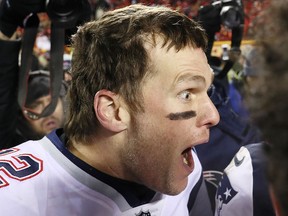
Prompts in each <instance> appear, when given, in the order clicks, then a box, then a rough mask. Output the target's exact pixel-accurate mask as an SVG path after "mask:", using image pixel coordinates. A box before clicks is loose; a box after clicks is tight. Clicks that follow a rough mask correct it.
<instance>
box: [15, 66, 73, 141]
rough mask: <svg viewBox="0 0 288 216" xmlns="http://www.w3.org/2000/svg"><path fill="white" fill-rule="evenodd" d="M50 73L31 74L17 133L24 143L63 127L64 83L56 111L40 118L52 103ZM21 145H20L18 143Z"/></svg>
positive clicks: (36, 72)
mask: <svg viewBox="0 0 288 216" xmlns="http://www.w3.org/2000/svg"><path fill="white" fill-rule="evenodd" d="M49 75H50V73H49V72H48V71H43V70H37V71H32V72H30V75H29V80H28V92H27V98H26V105H25V108H24V109H22V110H21V111H20V112H19V115H18V121H17V128H16V132H17V135H19V137H21V138H22V140H23V141H22V142H24V141H27V140H29V139H34V140H36V139H41V138H42V137H43V136H45V135H47V134H48V133H50V132H51V131H53V130H55V129H56V128H60V127H63V123H64V118H65V116H64V106H65V99H64V97H65V95H66V88H67V86H66V83H65V81H63V82H62V86H61V91H60V97H59V98H58V102H57V105H56V107H55V109H54V111H53V112H52V113H51V114H50V115H48V116H46V117H39V116H38V115H37V114H40V113H42V112H43V110H44V108H45V107H47V106H48V105H49V103H50V102H51V96H50V94H49V93H50V89H51V88H50V76H49ZM18 144H19V143H18Z"/></svg>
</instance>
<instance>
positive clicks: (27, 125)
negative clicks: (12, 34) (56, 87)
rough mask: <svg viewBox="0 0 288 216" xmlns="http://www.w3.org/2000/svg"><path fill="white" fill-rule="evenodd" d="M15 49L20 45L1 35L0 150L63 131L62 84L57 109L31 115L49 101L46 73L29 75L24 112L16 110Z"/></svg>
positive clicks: (63, 86) (39, 71) (16, 63)
mask: <svg viewBox="0 0 288 216" xmlns="http://www.w3.org/2000/svg"><path fill="white" fill-rule="evenodd" d="M0 33H1V32H0ZM19 45H20V41H16V40H13V41H12V40H10V39H9V38H5V37H4V36H3V34H2V35H0V57H1V58H0V68H1V72H0V73H1V81H0V92H1V95H2V96H1V102H0V103H1V108H0V109H1V118H0V119H1V120H0V122H1V123H0V128H1V131H0V137H1V139H0V140H1V141H0V149H3V148H9V147H13V146H15V145H18V144H20V143H22V142H24V141H27V140H31V139H33V140H36V139H40V138H42V137H43V136H45V135H46V134H48V133H50V132H51V131H52V130H54V129H56V128H59V127H63V123H64V103H65V100H64V96H65V94H66V88H67V86H66V83H65V82H64V81H63V83H62V87H61V92H60V97H59V99H58V102H57V106H56V108H55V110H54V111H53V112H52V114H51V115H49V116H47V117H42V118H39V117H38V116H37V115H35V114H41V112H42V111H43V109H44V108H45V107H46V106H47V105H48V104H49V103H50V100H51V96H50V76H49V72H48V71H42V70H36V71H32V72H30V74H29V79H28V85H27V87H28V89H27V97H26V105H25V108H24V109H21V108H19V106H17V92H16V91H17V84H18V83H17V79H18V74H19V70H18V55H19V49H20V46H19ZM7 50H9V54H7Z"/></svg>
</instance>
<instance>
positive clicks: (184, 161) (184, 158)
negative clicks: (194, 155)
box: [183, 153, 188, 165]
mask: <svg viewBox="0 0 288 216" xmlns="http://www.w3.org/2000/svg"><path fill="white" fill-rule="evenodd" d="M183 156H184V157H183V163H185V164H186V165H188V160H187V159H186V157H187V156H188V155H187V153H185V154H184V155H183Z"/></svg>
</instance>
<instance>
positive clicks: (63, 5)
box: [46, 0, 84, 28]
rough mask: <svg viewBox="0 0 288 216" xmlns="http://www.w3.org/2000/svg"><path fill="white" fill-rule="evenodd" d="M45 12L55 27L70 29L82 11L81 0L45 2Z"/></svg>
mask: <svg viewBox="0 0 288 216" xmlns="http://www.w3.org/2000/svg"><path fill="white" fill-rule="evenodd" d="M46 11H47V14H48V16H49V18H50V19H51V21H52V22H53V24H54V25H55V26H57V27H61V28H72V27H74V26H76V22H77V20H79V17H80V16H81V15H82V13H83V11H84V4H83V1H82V0H47V1H46Z"/></svg>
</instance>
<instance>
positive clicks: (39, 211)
mask: <svg viewBox="0 0 288 216" xmlns="http://www.w3.org/2000/svg"><path fill="white" fill-rule="evenodd" d="M192 152H193V151H192ZM193 157H194V162H195V169H194V171H193V173H192V174H191V175H190V176H189V183H188V185H187V187H186V189H185V190H184V191H183V192H182V193H180V194H179V195H177V196H168V195H163V194H160V193H155V195H154V196H153V197H152V199H151V200H150V201H149V202H148V203H145V204H143V205H142V204H141V205H138V206H134V207H132V206H131V205H130V204H129V203H128V202H127V194H126V195H125V191H124V192H123V191H121V189H118V188H117V190H116V189H115V188H114V187H112V186H110V185H109V184H107V183H104V181H102V180H100V179H101V178H100V177H99V176H100V175H101V174H99V171H97V170H96V169H94V168H93V167H91V166H89V165H88V164H86V163H85V162H84V161H82V160H80V159H79V158H76V157H75V156H74V155H72V154H71V153H70V152H69V151H68V150H67V149H66V148H65V146H64V144H63V143H62V141H61V140H60V138H59V137H58V135H57V134H56V132H53V133H52V134H50V135H49V136H48V137H44V138H43V139H41V140H39V141H28V142H26V143H23V144H21V145H19V146H16V147H14V148H11V149H6V150H2V151H0V215H1V216H15V215H21V216H34V215H35V216H36V215H37V216H44V215H47V216H66V215H67V216H68V215H69V216H74V215H75V216H76V215H77V216H78V215H81V216H86V215H87V216H88V215H89V216H94V215H95V216H96V215H97V216H110V215H111V216H112V215H115V216H116V215H117V216H118V215H127V216H130V215H131V216H136V215H139V216H145V215H147V216H148V215H151V216H158V215H159V216H160V215H163V216H169V215H177V216H178V215H179V216H181V215H189V214H190V215H191V211H190V210H188V208H187V204H188V203H189V202H190V205H191V206H193V204H194V203H192V204H191V200H192V202H197V199H196V198H195V197H197V193H198V192H196V195H193V196H194V198H192V199H191V192H193V190H194V188H196V186H197V184H198V185H199V182H200V180H201V176H202V174H201V172H202V169H201V165H200V163H199V160H198V158H197V156H196V154H195V153H194V152H193ZM198 189H199V187H198ZM198 191H200V190H198ZM198 200H199V199H198ZM198 202H199V201H198ZM202 205H203V204H202ZM203 208H204V209H205V208H207V207H205V205H203ZM189 211H190V213H189ZM196 212H197V211H196ZM193 215H196V216H197V214H193ZM207 215H208V213H207ZM199 216H205V213H204V214H203V215H200V214H199Z"/></svg>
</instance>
